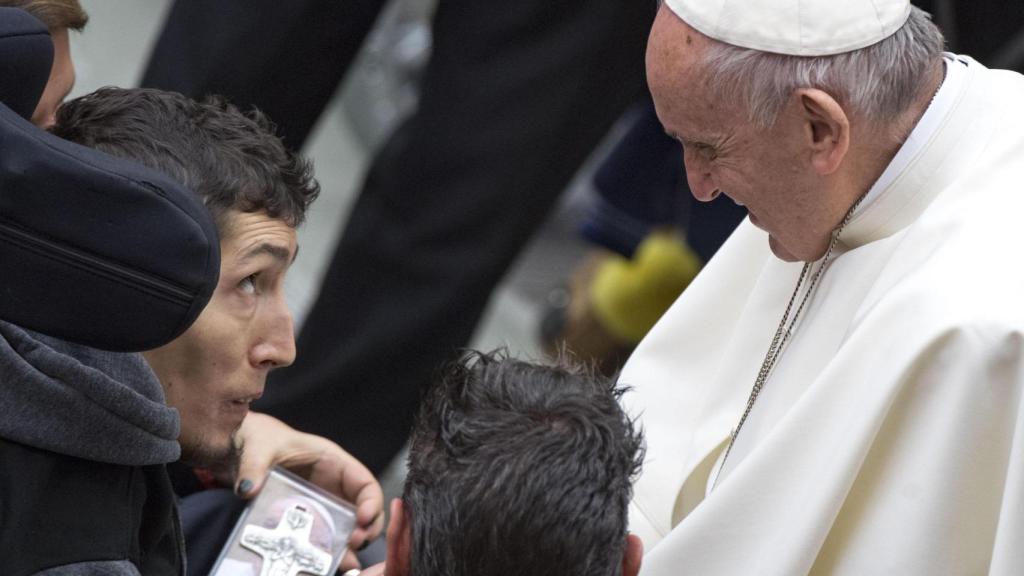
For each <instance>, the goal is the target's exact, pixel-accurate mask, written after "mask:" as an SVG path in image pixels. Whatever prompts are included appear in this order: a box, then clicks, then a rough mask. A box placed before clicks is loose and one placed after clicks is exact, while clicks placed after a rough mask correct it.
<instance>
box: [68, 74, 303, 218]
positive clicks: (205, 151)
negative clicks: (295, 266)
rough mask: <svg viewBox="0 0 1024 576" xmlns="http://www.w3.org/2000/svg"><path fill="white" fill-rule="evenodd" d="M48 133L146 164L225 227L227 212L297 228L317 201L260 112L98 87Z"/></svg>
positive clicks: (214, 100) (297, 160) (215, 101)
mask: <svg viewBox="0 0 1024 576" xmlns="http://www.w3.org/2000/svg"><path fill="white" fill-rule="evenodd" d="M52 132H53V133H54V134H55V135H57V136H60V137H61V138H64V139H66V140H70V141H72V142H75V143H77V144H81V145H83V146H87V147H89V148H95V149H97V150H100V151H102V152H106V153H108V154H110V155H112V156H117V157H119V158H128V159H131V160H134V161H136V162H139V163H141V164H144V165H146V166H148V167H150V168H153V169H155V170H159V171H160V172H163V173H164V174H166V175H168V176H170V177H172V178H174V179H175V180H177V181H178V182H181V183H182V184H184V185H185V186H187V187H189V188H190V189H192V190H193V191H194V192H196V193H197V194H198V195H199V197H200V198H201V199H202V200H203V203H204V204H205V205H206V207H207V208H208V209H209V210H210V212H211V213H212V214H213V216H214V218H215V219H216V220H217V223H218V225H219V226H220V227H221V228H222V232H223V226H224V223H225V215H226V214H227V213H228V211H230V210H238V211H240V212H258V211H265V212H266V213H267V214H268V215H269V216H270V217H271V218H277V219H281V220H284V221H286V222H288V223H289V224H290V225H292V226H297V225H298V224H300V223H301V222H302V220H303V218H304V216H305V212H306V208H307V207H308V206H309V204H310V203H311V202H312V201H313V200H314V199H315V198H316V196H317V195H318V194H319V191H320V187H319V185H318V184H317V182H316V180H315V179H314V178H313V176H312V167H311V166H310V164H309V163H308V162H307V161H305V160H303V159H302V158H301V157H299V156H298V155H296V154H293V153H292V152H291V151H290V150H287V149H286V148H285V147H284V145H283V144H282V143H281V140H280V138H278V136H276V135H275V127H274V125H273V124H272V123H271V122H270V120H268V119H267V117H266V116H264V115H263V114H262V113H260V112H259V111H258V110H252V111H250V112H248V113H245V112H242V111H241V110H239V109H238V108H236V107H235V106H234V105H232V104H230V103H228V102H227V101H226V100H224V99H223V98H220V97H216V96H211V97H207V98H206V99H204V100H202V101H195V100H192V99H190V98H187V97H185V96H183V95H181V94H178V93H176V92H167V91H163V90H154V89H149V88H113V87H107V88H101V89H99V90H97V91H95V92H92V93H90V94H86V95H85V96H81V97H79V98H75V99H73V100H69V101H67V102H65V103H64V104H62V105H61V107H60V108H59V109H58V111H57V122H56V125H55V126H54V127H53V128H52Z"/></svg>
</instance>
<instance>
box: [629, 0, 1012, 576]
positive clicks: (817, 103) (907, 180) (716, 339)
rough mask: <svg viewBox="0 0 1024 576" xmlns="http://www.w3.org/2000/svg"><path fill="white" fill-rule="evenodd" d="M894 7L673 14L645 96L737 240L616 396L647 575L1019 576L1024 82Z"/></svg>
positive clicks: (681, 9) (804, 2)
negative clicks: (637, 439)
mask: <svg viewBox="0 0 1024 576" xmlns="http://www.w3.org/2000/svg"><path fill="white" fill-rule="evenodd" d="M942 50H943V39H942V36H941V33H940V32H939V31H938V29H937V28H936V27H935V26H934V25H933V24H932V23H931V21H930V19H929V17H928V15H927V14H925V13H924V12H922V11H920V10H918V9H916V8H912V7H911V6H910V4H909V2H908V1H906V0H843V1H841V2H836V1H835V0H787V1H785V2H783V1H779V0H748V1H744V2H740V1H738V0H732V1H729V0H717V1H711V0H665V2H664V4H663V5H662V7H661V10H660V13H659V15H658V17H657V20H656V22H655V24H654V28H653V30H652V32H651V38H650V43H649V46H648V53H647V70H648V80H649V83H650V87H651V92H652V94H653V95H654V99H655V103H656V107H657V111H658V115H659V118H660V119H661V121H662V123H663V124H664V126H665V129H666V131H667V132H668V133H669V134H671V135H673V136H675V137H676V138H678V139H679V140H680V141H681V142H682V143H683V146H684V149H685V152H684V158H685V162H686V171H687V177H688V179H689V183H690V188H691V189H692V191H693V194H694V195H695V196H696V197H697V198H699V199H701V200H709V199H712V198H715V197H716V196H718V195H720V194H724V195H726V196H729V197H730V198H731V199H732V200H734V201H735V202H737V203H741V204H744V205H746V206H747V207H748V209H749V214H750V216H749V219H748V220H747V221H745V222H744V223H743V224H741V226H740V227H739V229H738V230H737V231H736V232H735V234H734V235H733V236H732V237H731V238H730V240H729V241H728V242H727V244H726V245H725V246H724V247H723V248H722V249H721V251H720V252H719V253H718V254H717V255H716V256H715V258H714V259H713V260H712V261H711V262H710V263H709V264H708V266H707V267H706V268H705V270H704V271H703V272H702V274H701V275H700V276H699V277H698V278H697V280H696V281H695V282H694V283H693V284H692V285H691V286H690V287H689V288H688V289H687V291H686V292H685V293H684V294H683V296H682V297H681V298H680V299H679V301H678V302H676V303H675V305H674V306H673V307H672V308H671V309H670V310H669V311H668V312H667V313H666V315H665V316H664V317H663V318H662V319H661V321H660V322H659V323H658V325H657V326H655V328H654V329H653V330H652V331H651V332H650V334H649V335H648V337H647V338H646V339H645V340H644V341H643V342H642V343H641V345H640V346H639V347H638V349H637V350H636V352H635V353H634V355H633V357H632V358H631V359H630V361H629V362H628V364H627V365H626V367H625V369H624V370H623V373H622V376H621V381H622V382H623V383H625V384H628V385H631V386H633V387H634V391H633V392H632V393H631V394H630V395H629V396H628V398H627V399H626V402H627V404H628V408H629V409H630V410H631V412H632V413H634V414H635V415H637V416H638V417H639V418H640V419H641V422H642V423H643V425H644V428H645V431H646V436H647V439H648V449H647V456H646V461H645V463H644V471H643V475H642V477H641V478H640V479H639V481H638V483H637V486H636V491H635V499H634V507H633V510H632V516H631V529H632V530H633V531H634V532H637V533H638V534H639V535H641V537H642V538H643V539H644V541H645V545H646V548H647V549H648V551H649V553H648V554H647V556H646V557H645V558H644V569H643V571H642V573H641V574H643V575H647V576H668V575H673V576H674V575H677V574H699V575H701V576H715V575H740V574H767V575H780V576H782V575H785V576H792V575H798V574H834V575H851V576H863V575H875V574H899V575H935V574H994V575H996V574H997V575H1011V574H1024V545H1022V543H1024V409H1022V401H1024V397H1022V389H1024V338H1022V334H1024V263H1022V262H1021V259H1020V258H1019V257H1018V254H1020V252H1021V251H1024V221H1022V216H1024V77H1021V76H1020V75H1018V74H1016V73H1011V72H1006V71H998V70H990V69H987V68H985V67H984V66H982V65H981V64H979V63H978V62H976V61H974V60H972V59H970V58H968V57H965V56H957V55H953V54H949V53H943V52H942Z"/></svg>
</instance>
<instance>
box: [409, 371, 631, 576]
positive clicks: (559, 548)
mask: <svg viewBox="0 0 1024 576" xmlns="http://www.w3.org/2000/svg"><path fill="white" fill-rule="evenodd" d="M621 392H622V391H621V390H620V389H617V388H616V387H615V385H614V383H613V382H612V381H610V380H607V379H604V378H602V377H599V376H596V375H594V374H593V373H592V371H587V370H583V369H580V368H575V367H569V366H567V365H563V366H558V367H550V366H540V365H534V364H530V363H526V362H521V361H518V360H513V359H509V358H507V357H506V355H505V354H503V353H496V354H479V353H474V354H470V355H468V356H467V357H466V358H464V359H463V361H462V362H459V363H457V364H455V365H453V366H452V367H451V368H450V370H449V371H448V372H447V373H446V375H445V377H444V378H442V379H441V380H440V381H439V382H437V383H436V385H434V386H433V387H432V388H430V389H429V390H428V391H427V392H426V394H425V395H424V399H423V404H422V408H421V411H420V414H419V417H418V420H417V424H416V427H415V429H414V432H413V440H412V447H411V451H410V454H409V474H408V477H407V479H406V483H405V492H404V494H403V501H404V504H405V508H406V513H407V514H408V519H409V521H410V522H411V554H410V558H409V565H410V570H411V574H413V575H415V576H441V575H445V576H505V575H508V576H512V575H522V574H530V575H531V576H545V575H551V576H555V575H557V576H572V575H580V576H583V575H586V576H606V575H607V576H613V575H618V574H620V572H621V564H622V558H623V551H624V545H625V538H626V525H627V508H628V504H629V500H630V497H631V493H632V488H631V486H632V480H633V478H634V476H635V474H636V473H637V472H638V470H639V466H640V462H641V461H642V438H641V435H640V433H639V432H638V431H636V430H634V427H633V423H632V421H631V420H630V419H629V418H628V417H627V416H626V415H625V414H624V412H623V411H622V409H621V408H620V406H619V404H618V398H619V396H620V395H621Z"/></svg>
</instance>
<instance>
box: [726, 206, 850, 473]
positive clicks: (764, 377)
mask: <svg viewBox="0 0 1024 576" xmlns="http://www.w3.org/2000/svg"><path fill="white" fill-rule="evenodd" d="M863 199H864V197H863V196H861V197H860V198H858V199H857V201H856V202H854V203H853V206H850V209H849V210H847V212H846V216H844V217H843V221H842V222H840V223H839V227H838V228H836V229H835V230H833V231H832V240H831V242H829V245H828V250H826V251H825V256H824V257H823V258H822V259H821V265H820V266H818V269H817V270H815V272H814V275H813V276H811V283H810V284H809V285H808V286H807V291H806V292H804V297H803V298H802V299H801V300H800V305H799V306H798V307H797V309H796V313H795V314H793V319H792V320H790V319H789V314H790V312H791V311H792V310H793V304H794V303H796V297H797V295H798V294H799V293H800V287H801V286H803V283H804V280H806V279H807V274H808V273H809V272H810V271H811V268H812V267H813V264H814V263H813V262H806V263H804V267H803V270H801V271H800V278H799V279H797V281H796V288H794V289H793V295H792V296H790V297H789V304H787V305H786V311H785V312H784V313H783V314H782V319H781V320H779V327H778V328H776V330H775V336H774V337H773V338H772V343H771V345H770V346H769V347H768V353H767V354H765V357H764V361H763V362H762V363H761V369H760V370H758V372H757V378H756V379H755V380H754V387H753V388H752V389H751V390H750V397H749V398H748V399H747V407H746V409H745V410H744V411H743V415H742V416H740V421H739V423H738V424H736V428H735V430H733V433H732V435H731V437H730V438H729V446H727V447H726V449H725V456H723V457H722V464H721V465H720V466H719V467H718V472H717V473H716V474H715V482H714V484H713V485H712V487H715V486H718V478H719V477H720V476H721V475H722V470H724V469H725V463H726V461H728V460H729V453H730V452H732V447H733V445H734V444H736V438H737V437H738V436H739V434H740V430H742V429H743V424H744V423H746V421H747V416H750V411H751V410H752V409H753V408H754V403H755V402H757V397H758V396H759V395H760V394H761V390H762V389H763V388H764V385H765V383H766V382H767V381H768V376H770V375H771V372H772V369H773V368H775V363H776V362H777V361H778V359H779V356H780V355H781V354H782V349H783V347H785V345H786V342H788V341H789V337H790V336H791V335H792V334H793V328H794V327H795V326H796V323H797V320H799V319H800V313H801V312H803V310H804V305H806V304H807V301H808V300H809V299H810V297H811V293H813V292H814V288H815V287H816V286H817V285H818V280H819V279H820V278H821V276H822V274H823V273H824V272H825V269H826V268H828V265H829V264H830V262H829V256H831V255H832V251H833V250H834V249H835V247H836V244H838V243H839V235H840V234H842V233H843V229H845V228H846V225H847V224H849V223H850V220H851V219H852V218H853V213H854V211H856V210H857V206H859V205H860V202H861V200H863ZM787 320H789V324H788V326H787V324H786V321H787Z"/></svg>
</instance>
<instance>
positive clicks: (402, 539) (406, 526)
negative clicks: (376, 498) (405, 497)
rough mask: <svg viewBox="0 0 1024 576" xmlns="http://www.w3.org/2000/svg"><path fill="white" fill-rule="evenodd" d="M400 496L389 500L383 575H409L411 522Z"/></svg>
mask: <svg viewBox="0 0 1024 576" xmlns="http://www.w3.org/2000/svg"><path fill="white" fill-rule="evenodd" d="M405 514H406V512H405V504H403V502H402V500H401V499H400V498H395V499H394V500H392V501H391V523H390V524H388V532H387V544H388V546H387V562H386V565H385V568H384V576H409V573H410V570H409V562H410V558H411V557H412V524H411V523H410V521H409V518H407V517H406V515H405Z"/></svg>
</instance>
